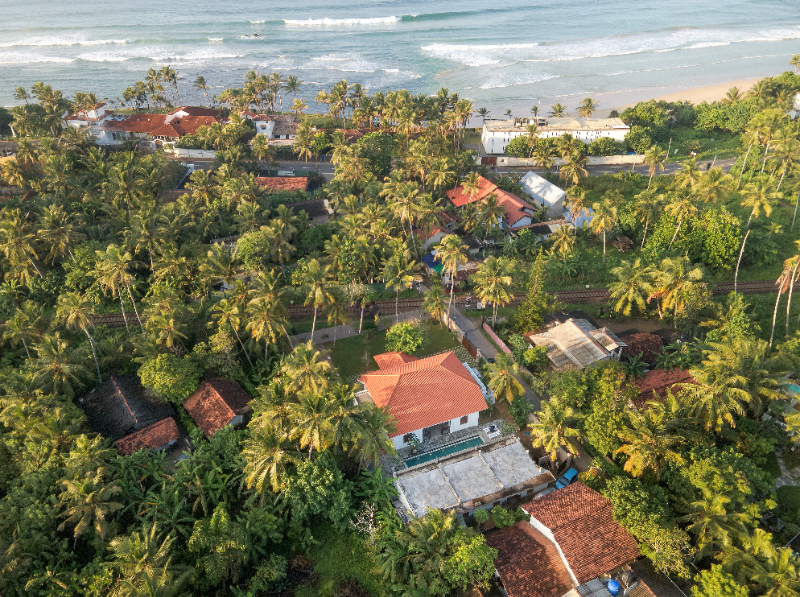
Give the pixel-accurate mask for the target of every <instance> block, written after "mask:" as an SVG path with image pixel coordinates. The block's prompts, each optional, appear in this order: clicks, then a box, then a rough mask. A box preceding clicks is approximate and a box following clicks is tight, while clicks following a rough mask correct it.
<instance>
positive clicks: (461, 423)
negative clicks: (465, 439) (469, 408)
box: [459, 416, 469, 425]
mask: <svg viewBox="0 0 800 597" xmlns="http://www.w3.org/2000/svg"><path fill="white" fill-rule="evenodd" d="M468 421H469V416H466V417H461V420H460V421H459V424H460V425H466V424H467V422H468Z"/></svg>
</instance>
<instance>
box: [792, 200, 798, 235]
mask: <svg viewBox="0 0 800 597" xmlns="http://www.w3.org/2000/svg"><path fill="white" fill-rule="evenodd" d="M798 205H800V193H798V194H797V199H796V200H795V202H794V215H793V216H792V230H794V221H795V220H796V219H797V206H798Z"/></svg>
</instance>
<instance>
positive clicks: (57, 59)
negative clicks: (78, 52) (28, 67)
mask: <svg viewBox="0 0 800 597" xmlns="http://www.w3.org/2000/svg"><path fill="white" fill-rule="evenodd" d="M41 62H51V63H58V64H67V63H69V62H75V59H74V58H64V57H62V56H44V55H41V54H31V53H29V52H0V64H37V63H41Z"/></svg>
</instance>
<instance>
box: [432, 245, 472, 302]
mask: <svg viewBox="0 0 800 597" xmlns="http://www.w3.org/2000/svg"><path fill="white" fill-rule="evenodd" d="M434 249H435V250H436V258H437V259H438V260H439V262H440V263H441V264H442V266H444V268H445V269H446V270H447V271H448V272H449V274H450V302H449V303H448V304H447V315H448V317H449V316H450V312H451V310H452V308H453V291H454V290H455V287H456V274H457V273H458V266H459V265H460V264H461V263H464V264H466V263H467V262H468V261H469V253H468V249H467V246H466V245H465V244H464V243H463V242H461V238H459V237H458V236H456V235H454V234H448V235H447V236H445V237H444V238H443V239H442V240H441V242H440V243H439V244H438V245H436V246H435V247H434Z"/></svg>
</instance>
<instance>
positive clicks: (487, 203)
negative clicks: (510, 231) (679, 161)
mask: <svg viewBox="0 0 800 597" xmlns="http://www.w3.org/2000/svg"><path fill="white" fill-rule="evenodd" d="M477 214H478V221H479V227H480V228H481V229H482V230H483V254H484V255H486V245H487V244H488V239H489V236H491V234H492V232H494V230H495V229H496V228H499V227H500V222H501V221H502V219H503V218H504V217H505V215H506V208H505V206H503V205H500V204H499V203H498V202H497V196H496V195H495V194H494V193H492V194H491V195H489V196H488V197H487V198H486V199H484V200H483V201H481V202H480V203H479V204H478V211H477Z"/></svg>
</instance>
